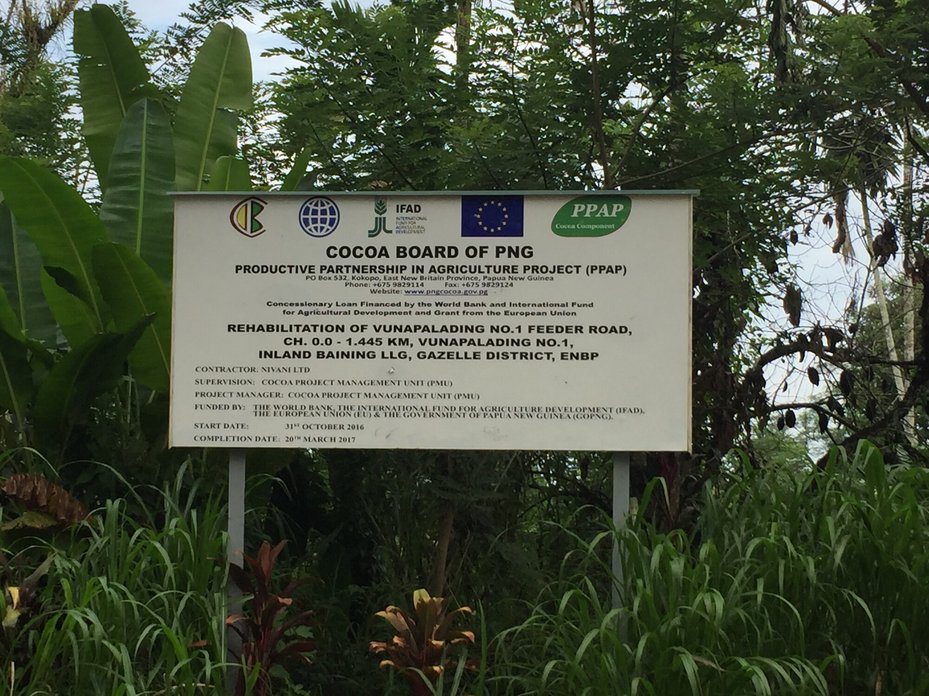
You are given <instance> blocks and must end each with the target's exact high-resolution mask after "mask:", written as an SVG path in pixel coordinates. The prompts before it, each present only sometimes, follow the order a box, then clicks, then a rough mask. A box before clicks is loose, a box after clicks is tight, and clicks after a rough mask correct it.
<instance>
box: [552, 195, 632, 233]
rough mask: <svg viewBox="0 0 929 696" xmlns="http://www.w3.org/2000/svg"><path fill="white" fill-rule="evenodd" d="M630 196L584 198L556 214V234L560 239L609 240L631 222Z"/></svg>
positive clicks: (569, 203) (575, 200) (571, 202)
mask: <svg viewBox="0 0 929 696" xmlns="http://www.w3.org/2000/svg"><path fill="white" fill-rule="evenodd" d="M631 211H632V199H631V198H629V196H609V195H607V196H581V197H580V198H575V199H574V200H571V201H569V202H567V203H565V204H564V205H563V206H561V209H560V210H559V211H558V212H557V213H555V217H554V218H553V219H552V232H554V233H555V234H557V235H558V236H559V237H605V236H606V235H608V234H613V233H614V232H615V231H616V230H618V229H619V228H620V227H622V226H623V225H624V224H625V222H626V220H628V219H629V213H630V212H631Z"/></svg>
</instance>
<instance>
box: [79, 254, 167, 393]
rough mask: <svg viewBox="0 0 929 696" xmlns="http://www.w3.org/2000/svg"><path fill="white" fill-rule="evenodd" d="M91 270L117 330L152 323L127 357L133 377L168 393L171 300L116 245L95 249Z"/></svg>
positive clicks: (152, 274)
mask: <svg viewBox="0 0 929 696" xmlns="http://www.w3.org/2000/svg"><path fill="white" fill-rule="evenodd" d="M94 270H95V271H96V273H97V279H98V281H99V283H100V288H101V289H102V291H103V298H104V300H106V302H107V304H108V305H109V307H110V311H111V312H112V314H113V319H114V321H115V323H116V328H117V329H118V330H119V331H129V330H130V329H131V328H132V327H133V326H135V325H136V324H137V323H138V322H139V320H141V319H143V318H145V317H149V316H153V317H154V319H153V321H152V323H151V325H150V326H148V328H146V329H145V331H144V332H143V333H142V336H141V338H139V341H138V343H136V345H135V348H133V350H132V352H131V353H130V354H129V366H130V368H131V369H132V374H133V376H134V377H135V378H136V379H137V380H138V381H139V382H141V383H142V384H144V385H145V386H147V387H149V388H151V389H154V390H156V391H163V392H167V391H168V370H169V369H170V365H171V360H170V351H171V298H170V296H169V294H168V291H167V289H166V288H165V286H164V284H163V283H162V282H161V280H160V279H159V278H158V276H157V275H155V272H154V271H153V270H152V269H151V268H150V267H149V266H148V265H147V264H146V263H145V261H143V260H142V259H141V258H139V256H138V255H137V254H136V253H135V252H134V251H132V249H129V248H127V247H125V246H121V245H119V244H101V245H100V246H98V247H96V248H95V249H94Z"/></svg>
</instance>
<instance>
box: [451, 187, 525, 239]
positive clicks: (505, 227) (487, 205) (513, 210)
mask: <svg viewBox="0 0 929 696" xmlns="http://www.w3.org/2000/svg"><path fill="white" fill-rule="evenodd" d="M461 236H462V237H522V236H523V197H522V196H462V197H461Z"/></svg>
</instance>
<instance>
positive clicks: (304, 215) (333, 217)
mask: <svg viewBox="0 0 929 696" xmlns="http://www.w3.org/2000/svg"><path fill="white" fill-rule="evenodd" d="M298 219H299V221H300V227H301V228H302V229H303V231H304V232H306V233H307V234H308V235H310V236H311V237H325V236H327V235H330V234H332V233H333V232H335V228H336V227H338V226H339V206H337V205H336V204H335V203H334V202H333V201H332V200H331V199H329V198H326V197H325V196H315V197H314V198H308V199H307V200H306V202H304V204H303V205H302V206H300V215H299V216H298Z"/></svg>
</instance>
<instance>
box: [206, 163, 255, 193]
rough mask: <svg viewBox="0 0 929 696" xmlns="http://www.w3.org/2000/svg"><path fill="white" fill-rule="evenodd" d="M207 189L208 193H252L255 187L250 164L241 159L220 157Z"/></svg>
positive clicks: (211, 173)
mask: <svg viewBox="0 0 929 696" xmlns="http://www.w3.org/2000/svg"><path fill="white" fill-rule="evenodd" d="M205 188H206V190H207V191H251V190H252V189H253V188H254V185H253V184H252V175H251V173H250V172H249V171H248V162H246V161H245V160H244V159H241V158H239V157H229V156H226V155H224V156H222V157H220V158H219V159H217V160H216V163H215V164H214V165H213V170H212V171H211V172H210V180H209V181H208V182H207V184H206V187H205Z"/></svg>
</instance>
